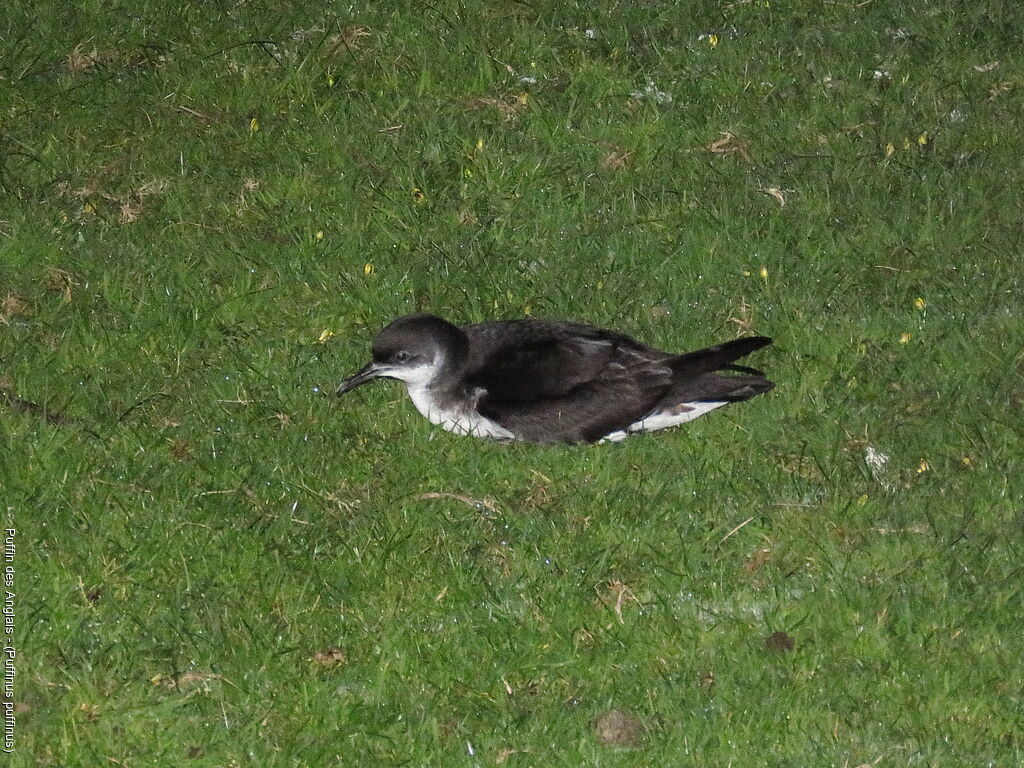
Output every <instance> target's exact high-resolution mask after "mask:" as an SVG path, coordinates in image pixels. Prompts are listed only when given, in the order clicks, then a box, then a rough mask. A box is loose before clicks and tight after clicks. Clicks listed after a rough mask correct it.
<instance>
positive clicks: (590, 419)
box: [476, 340, 672, 443]
mask: <svg viewBox="0 0 1024 768" xmlns="http://www.w3.org/2000/svg"><path fill="white" fill-rule="evenodd" d="M559 346H560V348H559V349H558V351H557V352H551V353H550V354H546V355H542V356H541V362H540V363H539V364H536V365H535V364H534V362H533V361H534V358H533V357H530V359H529V362H528V363H527V364H525V365H523V366H522V367H521V368H519V369H513V368H512V367H511V366H506V367H503V366H500V365H499V366H495V367H494V368H493V369H490V368H485V369H484V370H483V371H481V374H482V375H479V376H478V377H476V381H477V382H478V383H479V390H478V391H480V399H479V401H478V402H477V409H478V410H479V411H480V413H481V414H482V415H484V416H486V417H487V418H489V419H491V420H493V421H495V422H497V423H498V424H500V425H501V426H503V427H505V428H506V429H508V430H510V431H512V432H514V433H515V434H516V435H517V436H518V437H519V438H520V439H523V440H527V441H530V442H540V443H543V442H565V443H580V442H586V443H590V442H594V441H596V440H600V439H601V438H602V437H605V436H606V435H608V434H609V433H611V432H616V431H618V430H621V429H625V428H626V427H628V426H629V425H630V424H632V423H633V422H635V421H637V420H638V419H641V418H643V417H644V416H646V415H647V414H648V413H650V411H651V409H652V408H653V407H654V406H655V404H657V403H658V401H659V400H660V399H661V398H662V397H663V396H664V395H665V393H666V392H667V390H668V388H669V386H670V385H671V383H672V369H671V368H670V367H669V366H668V365H666V364H665V362H664V359H663V358H659V357H655V356H652V355H650V354H648V353H647V352H646V350H643V349H637V348H632V347H629V346H622V345H620V344H618V343H616V342H615V341H612V340H604V341H603V342H601V343H596V344H592V345H591V344H580V345H562V344H560V345H559ZM524 362H525V361H524ZM495 374H500V375H503V376H505V377H506V378H505V380H501V379H500V378H499V376H498V375H495ZM535 374H543V375H544V376H545V378H544V380H543V381H539V380H536V379H532V381H531V377H532V376H534V375H535ZM487 383H490V386H487Z"/></svg>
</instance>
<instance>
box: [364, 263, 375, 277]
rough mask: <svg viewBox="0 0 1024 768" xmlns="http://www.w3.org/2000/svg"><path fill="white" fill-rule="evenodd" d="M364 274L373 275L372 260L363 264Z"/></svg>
mask: <svg viewBox="0 0 1024 768" xmlns="http://www.w3.org/2000/svg"><path fill="white" fill-rule="evenodd" d="M363 274H364V275H371V274H373V264H371V263H370V262H366V264H365V265H363Z"/></svg>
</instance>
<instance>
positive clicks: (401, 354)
mask: <svg viewBox="0 0 1024 768" xmlns="http://www.w3.org/2000/svg"><path fill="white" fill-rule="evenodd" d="M391 359H392V360H394V361H395V362H396V363H404V362H406V361H407V360H408V359H409V353H408V352H406V351H405V350H404V349H400V350H399V351H398V352H395V354H394V355H392V356H391Z"/></svg>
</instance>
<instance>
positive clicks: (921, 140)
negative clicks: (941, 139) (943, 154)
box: [917, 131, 929, 147]
mask: <svg viewBox="0 0 1024 768" xmlns="http://www.w3.org/2000/svg"><path fill="white" fill-rule="evenodd" d="M928 141H929V138H928V131H922V132H921V135H920V136H918V137H917V143H918V144H920V145H921V146H922V147H923V146H924V145H925V144H927V143H928Z"/></svg>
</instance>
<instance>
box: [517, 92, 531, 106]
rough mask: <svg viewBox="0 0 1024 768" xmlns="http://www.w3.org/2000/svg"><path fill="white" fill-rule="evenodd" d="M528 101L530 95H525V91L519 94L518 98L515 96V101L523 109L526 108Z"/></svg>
mask: <svg viewBox="0 0 1024 768" xmlns="http://www.w3.org/2000/svg"><path fill="white" fill-rule="evenodd" d="M529 100H530V94H528V93H526V92H525V91H524V92H523V93H520V94H519V95H518V96H516V101H518V102H519V103H520V104H522V105H523V106H524V107H525V106H526V102H528V101H529Z"/></svg>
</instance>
